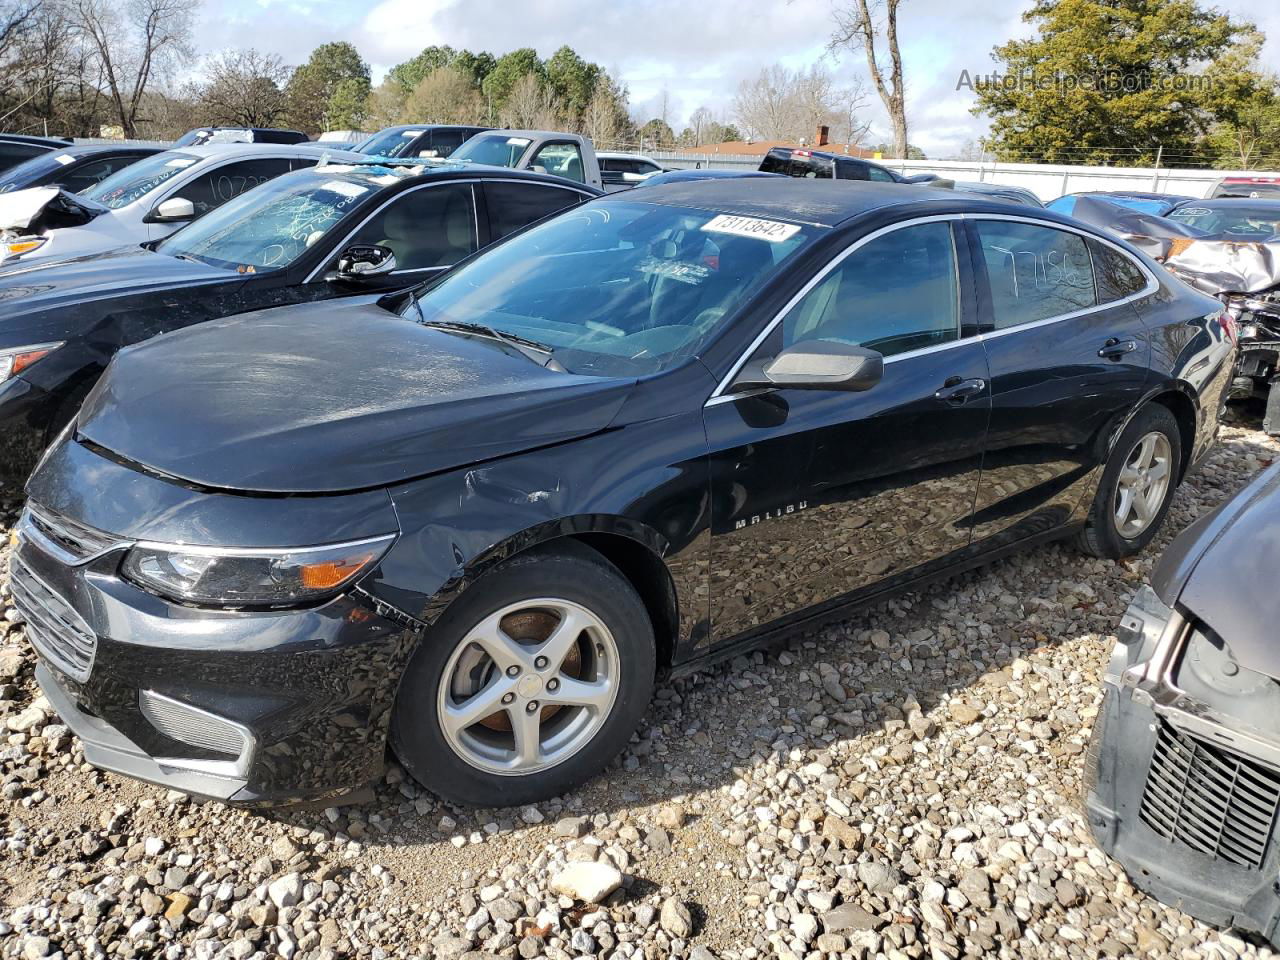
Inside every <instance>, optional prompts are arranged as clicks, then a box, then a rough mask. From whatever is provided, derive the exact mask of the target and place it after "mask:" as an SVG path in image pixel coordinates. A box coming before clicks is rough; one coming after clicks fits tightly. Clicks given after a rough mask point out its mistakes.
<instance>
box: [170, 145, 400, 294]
mask: <svg viewBox="0 0 1280 960" xmlns="http://www.w3.org/2000/svg"><path fill="white" fill-rule="evenodd" d="M380 188H381V185H380V184H377V183H373V182H370V181H369V180H368V179H367V178H362V177H351V176H341V175H336V174H326V173H324V171H318V170H307V171H305V172H299V173H296V174H285V175H284V176H282V177H276V178H275V179H273V180H268V181H267V182H266V183H264V184H262V185H261V186H259V187H255V188H254V189H253V190H250V191H248V192H246V193H242V194H241V195H240V196H238V197H236V198H235V199H234V200H231V201H229V202H227V203H225V204H223V205H222V206H221V207H218V208H217V209H216V210H213V211H212V212H210V213H208V214H206V215H205V216H203V217H201V218H200V219H199V220H197V221H195V223H192V224H191V225H190V226H187V227H184V228H183V229H181V230H179V231H178V232H177V233H175V234H173V235H172V236H170V237H169V238H168V239H166V240H163V241H161V242H160V243H159V244H158V245H157V246H156V252H157V253H164V254H168V255H169V256H171V257H190V258H192V259H194V260H199V261H201V262H203V263H208V264H211V265H212V266H215V267H225V268H227V269H230V270H238V271H239V272H241V273H263V272H265V271H269V270H280V269H283V268H284V267H287V266H289V264H291V263H293V261H295V260H296V259H298V257H300V256H302V254H304V253H305V252H306V251H307V250H309V249H310V248H311V247H313V246H314V245H315V244H316V243H317V242H319V241H320V240H321V239H322V238H323V237H324V236H325V234H327V233H328V232H329V231H330V230H332V229H333V228H334V227H335V226H337V225H338V224H339V223H341V222H342V220H343V219H345V218H346V217H347V216H348V215H349V214H350V213H351V212H352V211H353V210H354V209H355V208H356V207H357V206H358V205H359V204H360V203H361V202H362V201H363V200H364V199H365V198H367V197H368V196H369V195H370V194H371V193H373V192H374V191H376V190H379V189H380Z"/></svg>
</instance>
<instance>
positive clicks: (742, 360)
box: [703, 213, 1160, 407]
mask: <svg viewBox="0 0 1280 960" xmlns="http://www.w3.org/2000/svg"><path fill="white" fill-rule="evenodd" d="M957 220H969V221H980V220H1009V221H1013V222H1015V223H1028V224H1031V225H1032V226H1039V227H1045V228H1046V229H1049V230H1061V231H1063V232H1065V233H1074V234H1078V235H1079V236H1081V237H1084V238H1085V239H1086V240H1096V241H1098V242H1099V243H1103V244H1106V245H1107V246H1108V247H1111V248H1112V249H1113V250H1115V251H1116V252H1117V253H1119V254H1120V255H1121V256H1123V257H1126V258H1127V259H1128V260H1129V262H1130V263H1132V264H1134V265H1135V266H1137V267H1138V269H1139V270H1141V271H1142V275H1143V276H1144V277H1146V278H1147V285H1146V286H1145V287H1143V288H1142V289H1141V290H1139V291H1138V292H1137V293H1133V294H1130V295H1129V296H1127V297H1124V298H1123V299H1121V300H1109V301H1107V302H1106V303H1097V304H1094V305H1093V306H1092V307H1084V308H1081V309H1080V310H1074V311H1072V312H1070V313H1062V314H1057V315H1055V316H1052V317H1045V318H1044V319H1043V320H1033V321H1031V322H1029V323H1022V324H1018V325H1017V326H1014V327H1005V328H1003V329H1001V330H991V331H989V332H987V333H979V334H976V335H975V336H972V337H961V338H960V339H958V340H952V341H950V342H948V343H939V344H934V345H933V346H929V347H921V348H920V349H918V350H908V351H906V352H904V353H898V354H894V355H893V356H891V357H885V358H884V362H885V363H886V364H889V363H894V362H895V361H897V360H908V359H911V358H913V357H918V356H923V355H925V354H928V353H935V352H938V351H941V350H949V349H952V348H953V347H957V346H960V345H961V344H967V343H973V342H985V341H987V340H991V339H995V338H997V337H1003V336H1006V335H1007V334H1010V333H1019V332H1021V331H1023V330H1033V329H1035V328H1037V327H1043V326H1048V325H1049V324H1052V323H1060V322H1062V321H1064V320H1074V319H1076V318H1078V317H1082V316H1085V315H1086V314H1090V313H1094V312H1095V311H1098V310H1110V309H1113V308H1115V307H1118V306H1122V305H1123V304H1126V303H1133V302H1134V301H1136V300H1142V299H1145V298H1146V297H1149V296H1151V295H1152V294H1154V293H1156V292H1157V291H1159V289H1160V281H1159V280H1158V279H1157V278H1156V275H1155V274H1154V273H1153V272H1152V271H1151V270H1150V269H1149V268H1148V267H1147V265H1146V264H1145V263H1143V262H1142V261H1141V260H1138V259H1136V258H1135V257H1134V256H1133V254H1131V253H1129V251H1127V250H1125V249H1124V248H1123V247H1121V246H1120V245H1119V244H1117V243H1114V242H1113V241H1111V240H1109V239H1108V238H1106V237H1102V236H1099V235H1097V234H1095V233H1092V232H1090V231H1088V230H1083V229H1080V228H1078V227H1073V226H1071V225H1069V224H1065V223H1054V222H1051V221H1047V220H1041V219H1039V218H1037V217H1027V216H1019V215H1017V214H1004V213H947V214H937V215H933V216H928V217H916V218H913V219H911V220H903V221H901V222H900V223H894V224H890V225H889V226H887V227H881V228H880V229H879V230H875V231H873V232H872V233H869V234H867V235H866V236H865V237H860V238H859V239H858V240H857V241H856V242H854V243H853V244H851V245H850V246H848V247H846V248H845V249H844V250H842V251H840V253H839V254H837V255H836V256H835V257H834V258H833V259H831V260H830V261H828V262H827V264H826V266H824V267H823V268H822V270H821V271H820V272H818V273H817V274H815V275H814V276H813V277H811V278H810V279H809V282H808V283H806V284H805V285H804V286H803V287H801V288H800V290H799V292H798V293H796V295H795V296H794V297H792V298H791V299H790V300H788V301H787V302H786V303H785V304H784V305H783V307H782V309H781V310H779V311H778V312H777V313H776V314H775V315H774V316H773V319H772V320H770V321H769V322H768V323H767V324H766V325H765V327H764V329H763V330H762V331H760V333H759V334H758V335H757V336H756V337H755V339H754V340H752V341H751V343H750V344H749V345H748V347H747V349H746V350H745V351H744V352H743V353H742V355H741V356H739V357H738V359H737V360H736V361H735V362H734V364H733V366H732V367H730V368H729V372H728V373H727V374H725V376H724V377H722V378H721V380H720V382H719V383H718V384H716V388H715V390H713V391H712V392H711V396H710V397H709V398H708V399H707V401H706V403H704V404H703V406H704V407H710V406H715V405H716V404H719V403H724V402H725V401H728V400H737V399H738V398H740V397H745V396H750V395H753V394H757V393H761V392H763V391H761V390H759V389H756V390H748V391H744V392H741V393H732V394H731V393H725V390H726V389H727V388H728V387H729V385H730V384H731V383H732V382H733V378H734V377H736V376H737V375H738V373H739V372H740V371H741V370H742V368H743V366H745V365H746V363H747V361H748V360H749V359H751V356H752V355H753V354H754V353H755V352H756V350H758V349H759V347H760V345H761V344H762V343H764V341H765V340H766V339H768V337H769V334H771V333H773V331H774V329H775V328H776V327H777V326H778V324H779V323H781V322H782V320H783V318H784V317H786V315H787V314H788V313H789V312H790V311H791V310H792V308H794V307H795V305H796V304H797V303H799V302H800V301H801V300H802V299H804V297H805V296H806V295H807V294H808V293H809V291H810V290H812V289H813V288H814V287H816V286H817V285H818V284H819V283H821V282H822V281H823V280H824V279H826V276H827V274H828V273H830V272H831V271H832V270H834V269H835V268H836V267H838V266H839V265H840V264H841V263H842V262H843V261H844V259H845V257H848V256H850V255H851V254H853V253H854V252H855V251H857V250H858V249H860V248H861V247H862V246H863V244H866V243H869V242H870V241H872V240H875V239H876V238H878V237H881V236H884V235H885V234H887V233H892V232H893V231H894V230H898V229H901V228H903V227H910V226H915V225H917V224H921V223H935V222H938V221H957ZM952 242H953V243H954V242H955V233H954V230H953V232H952ZM956 268H957V270H958V269H959V256H958V255H957V258H956ZM1095 291H1096V280H1095Z"/></svg>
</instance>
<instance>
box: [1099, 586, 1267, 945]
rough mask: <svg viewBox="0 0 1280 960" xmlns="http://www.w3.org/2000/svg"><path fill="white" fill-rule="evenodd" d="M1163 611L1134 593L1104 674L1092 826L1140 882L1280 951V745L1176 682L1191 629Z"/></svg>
mask: <svg viewBox="0 0 1280 960" xmlns="http://www.w3.org/2000/svg"><path fill="white" fill-rule="evenodd" d="M1162 606H1163V605H1162V604H1160V601H1159V600H1158V599H1156V598H1155V595H1154V593H1152V592H1151V591H1150V590H1147V589H1144V591H1142V592H1140V593H1139V596H1138V597H1137V598H1135V601H1134V603H1133V605H1131V607H1130V609H1129V612H1128V613H1127V614H1126V616H1125V621H1124V622H1123V624H1122V627H1121V633H1120V635H1121V642H1120V643H1118V644H1117V648H1116V654H1115V656H1113V658H1112V662H1111V666H1110V667H1109V668H1108V671H1107V675H1106V676H1105V678H1104V683H1103V703H1102V707H1101V710H1100V712H1099V714H1098V718H1097V721H1096V723H1095V726H1094V732H1093V739H1092V742H1091V744H1090V749H1089V757H1088V760H1087V769H1086V772H1085V787H1086V798H1085V802H1086V808H1087V814H1088V818H1089V826H1090V829H1091V830H1092V832H1093V834H1094V837H1095V839H1096V840H1097V841H1098V843H1099V845H1100V846H1101V847H1102V848H1103V849H1104V850H1105V851H1106V852H1107V853H1109V854H1110V855H1111V856H1113V857H1115V858H1116V859H1117V860H1118V861H1119V862H1120V864H1121V865H1122V866H1123V867H1124V869H1125V872H1126V873H1127V874H1128V876H1129V879H1130V880H1131V881H1132V883H1133V884H1134V886H1136V887H1138V888H1139V889H1141V890H1144V891H1145V892H1147V893H1149V894H1151V895H1152V896H1154V897H1156V898H1157V899H1159V900H1161V901H1162V902H1165V903H1167V904H1169V905H1171V906H1174V907H1177V908H1178V909H1180V910H1182V911H1184V912H1185V913H1187V914H1190V915H1191V916H1193V917H1195V918H1197V919H1199V920H1201V921H1203V922H1205V923H1209V924H1213V925H1216V926H1220V927H1236V928H1239V929H1242V930H1247V931H1251V932H1253V933H1257V934H1260V935H1262V936H1264V937H1266V938H1267V939H1269V940H1271V941H1272V942H1273V943H1280V840H1278V839H1277V833H1276V820H1277V813H1278V812H1280V741H1278V740H1277V739H1276V738H1274V737H1268V736H1266V735H1264V734H1261V733H1259V731H1257V730H1256V729H1253V728H1251V727H1249V726H1248V725H1247V724H1242V723H1240V722H1239V721H1236V720H1233V719H1232V718H1231V717H1229V716H1227V715H1226V714H1225V713H1223V712H1221V711H1220V710H1218V709H1215V708H1214V707H1210V706H1208V705H1206V704H1203V703H1201V702H1198V701H1195V700H1192V699H1191V698H1189V697H1188V696H1187V695H1186V694H1185V693H1184V692H1183V691H1181V690H1179V689H1178V687H1177V686H1175V684H1174V681H1173V679H1172V677H1173V667H1174V665H1175V663H1176V662H1177V660H1178V658H1179V656H1180V655H1181V654H1182V652H1183V648H1184V646H1185V643H1186V638H1187V636H1188V635H1189V629H1188V628H1187V625H1186V624H1185V622H1184V621H1183V620H1182V618H1181V617H1180V616H1179V615H1178V614H1177V613H1175V612H1173V611H1171V610H1169V609H1168V608H1167V607H1166V608H1164V610H1163V611H1160V610H1159V609H1158V608H1159V607H1162ZM1165 613H1167V614H1169V615H1170V616H1169V617H1168V619H1166V618H1165V616H1164V614H1165ZM1126 639H1127V640H1128V643H1127V644H1126V643H1125V640H1126Z"/></svg>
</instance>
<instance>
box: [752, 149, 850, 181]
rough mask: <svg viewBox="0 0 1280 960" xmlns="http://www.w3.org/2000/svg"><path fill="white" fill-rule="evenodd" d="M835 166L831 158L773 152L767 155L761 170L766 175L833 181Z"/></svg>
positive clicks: (789, 152)
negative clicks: (778, 174) (779, 174)
mask: <svg viewBox="0 0 1280 960" xmlns="http://www.w3.org/2000/svg"><path fill="white" fill-rule="evenodd" d="M835 166H836V165H835V163H834V162H833V161H832V160H831V159H830V158H829V157H815V156H813V155H812V154H804V153H799V154H797V153H794V152H792V151H780V150H778V151H775V150H771V151H769V152H768V153H767V154H765V158H764V160H763V161H762V162H761V164H760V169H761V171H763V172H764V173H781V174H782V175H784V176H787V177H803V178H806V179H810V180H812V179H818V180H832V179H835Z"/></svg>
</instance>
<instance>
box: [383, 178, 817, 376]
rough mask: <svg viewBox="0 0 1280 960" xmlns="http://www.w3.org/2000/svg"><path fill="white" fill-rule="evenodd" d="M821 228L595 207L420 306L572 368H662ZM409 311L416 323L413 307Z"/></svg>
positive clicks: (499, 252)
mask: <svg viewBox="0 0 1280 960" xmlns="http://www.w3.org/2000/svg"><path fill="white" fill-rule="evenodd" d="M819 232H820V231H819V229H818V228H815V227H806V226H801V225H799V224H792V223H785V222H782V221H779V220H768V219H763V218H755V217H741V216H727V215H722V214H716V213H714V212H712V211H709V210H698V209H693V208H682V207H670V206H666V205H658V204H654V205H650V204H646V203H620V202H610V203H595V204H587V205H585V206H582V207H579V208H577V209H575V210H573V211H570V212H567V213H563V214H561V215H560V216H558V217H555V218H554V219H552V220H549V221H547V222H546V223H543V224H541V225H539V226H535V227H533V228H531V229H530V230H528V231H526V232H525V233H522V234H520V235H518V236H516V237H513V238H512V239H511V240H509V241H507V242H505V243H503V244H501V245H499V246H497V247H494V248H493V249H491V250H489V251H488V252H486V253H485V254H483V255H482V256H480V257H478V258H477V259H475V260H473V261H472V262H471V263H470V264H468V265H466V266H464V267H462V268H461V269H459V270H458V271H456V272H455V273H452V274H449V275H448V276H446V277H445V278H444V279H443V280H441V281H440V282H439V283H438V284H437V285H436V286H434V287H432V288H431V289H429V290H428V291H427V292H426V293H425V294H423V296H422V297H421V299H420V301H419V305H420V306H421V309H422V319H423V320H424V321H426V322H427V323H431V322H433V321H436V322H445V323H448V322H453V323H478V324H483V325H485V326H488V327H492V328H493V329H495V330H498V331H500V332H502V333H507V334H512V335H515V336H519V337H524V338H526V339H528V340H533V341H536V342H539V343H542V344H545V345H547V346H549V347H551V348H552V349H553V350H554V356H555V359H556V360H557V361H559V362H560V363H561V364H563V366H564V367H565V369H567V370H569V371H570V372H572V373H580V374H588V375H592V374H594V375H609V376H637V375H643V374H647V373H656V372H658V371H660V370H664V369H667V368H668V367H670V366H673V365H674V364H676V363H678V362H680V361H682V360H684V359H686V358H688V357H691V356H694V355H696V353H697V352H698V349H699V348H700V347H701V345H702V344H704V343H705V342H706V341H707V340H708V339H709V338H710V337H711V336H712V334H713V333H715V332H716V331H717V330H718V329H719V328H720V326H721V324H722V323H723V322H724V321H725V320H726V319H727V318H728V317H729V316H731V315H732V314H733V312H734V311H735V310H736V309H737V308H738V307H739V306H741V305H742V304H743V303H745V302H746V301H747V300H749V299H750V297H751V296H752V295H753V293H754V292H755V291H756V290H758V289H759V288H760V287H761V285H762V284H764V283H766V282H767V281H768V280H769V279H770V278H772V277H773V276H774V275H775V274H776V273H777V272H778V270H779V269H780V268H781V266H782V265H783V264H784V263H786V262H787V261H788V260H789V259H791V258H792V257H793V256H794V255H795V252H796V251H797V250H799V249H801V248H803V247H804V246H806V245H807V244H808V243H809V242H811V241H812V239H813V238H814V236H816V235H817V234H818V233H819ZM405 316H406V317H408V318H410V319H413V320H417V319H418V314H417V311H416V310H415V308H414V307H413V306H412V305H411V306H409V307H408V308H406V311H405Z"/></svg>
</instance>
